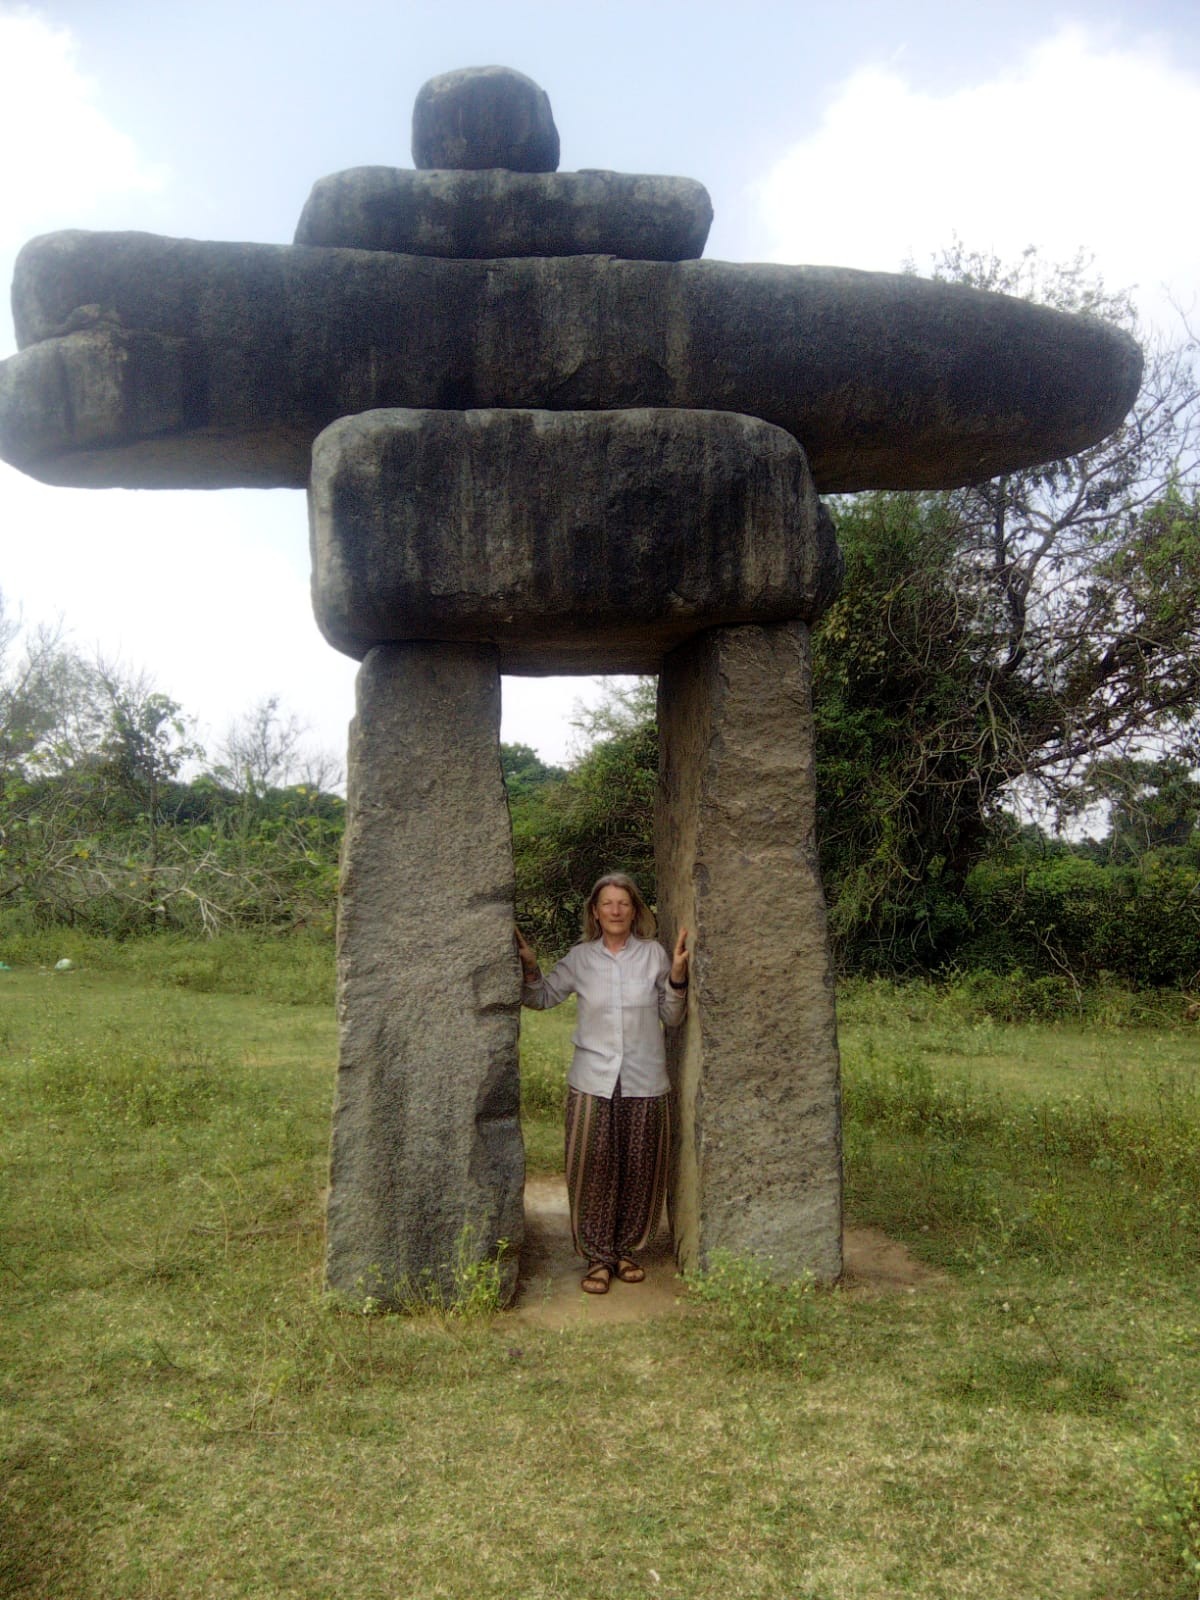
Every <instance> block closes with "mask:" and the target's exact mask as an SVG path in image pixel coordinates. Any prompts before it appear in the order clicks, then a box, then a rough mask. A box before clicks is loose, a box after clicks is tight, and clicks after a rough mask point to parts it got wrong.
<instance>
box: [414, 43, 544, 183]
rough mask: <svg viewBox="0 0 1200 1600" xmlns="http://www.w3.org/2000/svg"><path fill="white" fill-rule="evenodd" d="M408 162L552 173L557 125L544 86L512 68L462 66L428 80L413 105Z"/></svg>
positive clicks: (427, 166) (422, 164)
mask: <svg viewBox="0 0 1200 1600" xmlns="http://www.w3.org/2000/svg"><path fill="white" fill-rule="evenodd" d="M412 155H413V164H414V165H415V166H418V167H425V168H429V167H458V168H464V167H465V168H479V167H508V168H510V169H511V170H512V171H513V172H553V171H554V170H555V168H556V167H557V166H558V129H557V128H556V127H555V126H554V115H553V113H552V112H551V110H550V99H549V96H548V95H547V94H546V91H545V90H544V89H541V88H539V87H538V85H537V84H536V83H534V81H533V79H532V78H527V77H526V76H525V74H524V73H523V72H514V71H513V70H512V68H511V67H463V68H462V69H460V70H459V71H457V72H443V73H442V74H441V75H440V76H439V77H436V78H430V80H429V82H428V83H425V84H422V86H421V88H420V89H419V90H418V91H417V98H416V103H415V104H414V106H413V125H412Z"/></svg>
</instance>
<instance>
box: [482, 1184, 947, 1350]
mask: <svg viewBox="0 0 1200 1600" xmlns="http://www.w3.org/2000/svg"><path fill="white" fill-rule="evenodd" d="M842 1250H843V1259H844V1262H845V1269H844V1273H843V1276H842V1281H841V1285H840V1287H839V1289H838V1291H837V1292H838V1293H842V1294H853V1295H855V1296H863V1297H866V1296H870V1295H877V1294H914V1293H916V1291H917V1290H918V1289H921V1288H932V1287H936V1286H937V1285H939V1284H944V1283H945V1282H946V1279H945V1277H944V1275H943V1274H942V1273H940V1272H938V1271H936V1270H935V1269H934V1268H933V1267H928V1266H926V1265H925V1264H924V1263H923V1262H921V1261H918V1260H917V1259H916V1257H915V1256H913V1255H912V1254H910V1252H909V1251H908V1250H907V1248H906V1247H905V1246H904V1245H903V1244H901V1243H899V1242H898V1241H897V1240H895V1239H891V1238H889V1237H888V1235H887V1234H886V1233H884V1232H882V1231H881V1230H880V1229H879V1228H847V1229H846V1230H845V1232H844V1234H843V1236H842ZM641 1261H642V1265H643V1266H644V1267H645V1268H646V1281H645V1282H644V1283H639V1284H625V1283H620V1282H617V1281H615V1280H614V1282H613V1285H612V1288H611V1289H610V1290H609V1292H608V1294H606V1295H591V1294H584V1293H583V1291H582V1290H581V1289H580V1287H579V1280H580V1278H581V1277H582V1276H583V1272H584V1263H583V1261H582V1260H581V1258H580V1257H579V1256H577V1255H576V1254H575V1253H574V1251H573V1249H572V1247H571V1223H570V1216H569V1213H568V1209H567V1193H566V1189H565V1188H564V1186H563V1180H562V1179H561V1178H529V1179H527V1180H526V1184H525V1244H524V1247H523V1248H522V1250H521V1263H520V1270H519V1274H518V1279H517V1295H516V1299H515V1300H514V1302H513V1305H512V1307H511V1309H510V1310H509V1311H508V1312H506V1313H505V1316H506V1319H511V1320H512V1321H513V1322H518V1323H524V1324H526V1325H528V1326H530V1327H539V1328H554V1329H558V1328H570V1327H581V1326H594V1325H596V1324H600V1323H605V1324H609V1323H619V1322H639V1321H645V1320H647V1319H649V1318H651V1317H662V1316H668V1315H670V1314H671V1313H672V1312H674V1311H676V1310H677V1309H678V1307H679V1305H680V1302H681V1298H682V1293H683V1285H682V1282H681V1280H680V1278H679V1275H678V1273H677V1272H676V1268H675V1258H674V1256H673V1254H672V1251H671V1240H670V1235H669V1234H668V1232H667V1230H666V1227H665V1226H664V1227H660V1229H659V1231H658V1233H657V1235H656V1237H655V1240H654V1242H653V1244H652V1245H651V1247H650V1248H649V1249H648V1250H647V1251H645V1252H644V1253H643V1255H642V1256H641Z"/></svg>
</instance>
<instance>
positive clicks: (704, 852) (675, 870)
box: [656, 623, 841, 1281]
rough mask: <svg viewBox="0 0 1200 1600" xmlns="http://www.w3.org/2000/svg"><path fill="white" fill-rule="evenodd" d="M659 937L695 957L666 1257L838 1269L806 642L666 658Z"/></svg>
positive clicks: (724, 633) (738, 636)
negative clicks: (687, 933) (682, 932)
mask: <svg viewBox="0 0 1200 1600" xmlns="http://www.w3.org/2000/svg"><path fill="white" fill-rule="evenodd" d="M658 725H659V748H660V758H659V760H660V778H659V803H658V816H657V833H656V849H657V862H658V900H659V912H660V917H659V920H660V927H661V937H662V939H663V941H664V943H665V944H667V946H668V948H670V945H671V943H672V941H673V940H674V939H675V937H676V934H677V931H678V929H679V928H680V927H681V926H682V927H687V928H688V929H690V930H691V933H692V937H693V940H694V945H695V953H694V956H693V962H692V981H691V989H690V995H689V1001H688V1005H689V1013H688V1021H687V1026H686V1027H685V1028H683V1029H680V1030H678V1032H676V1033H675V1034H674V1035H672V1036H669V1038H668V1047H667V1048H668V1062H669V1066H670V1070H671V1074H672V1079H673V1082H674V1085H675V1088H676V1091H677V1094H678V1103H679V1114H678V1127H677V1135H678V1138H677V1148H676V1152H675V1163H674V1173H673V1182H672V1198H671V1211H672V1225H673V1229H674V1233H675V1248H676V1254H677V1256H678V1258H679V1261H680V1263H681V1264H682V1265H683V1266H684V1267H685V1268H686V1267H694V1266H697V1265H703V1264H705V1263H706V1262H707V1260H708V1259H709V1256H710V1254H711V1252H712V1251H713V1250H715V1249H718V1248H720V1249H726V1250H732V1251H734V1252H736V1253H738V1254H753V1255H756V1256H759V1257H761V1258H765V1259H768V1260H769V1261H770V1263H771V1266H772V1270H773V1271H774V1272H775V1273H776V1274H777V1275H778V1276H779V1277H781V1278H787V1277H793V1276H795V1275H796V1274H797V1273H800V1272H804V1271H811V1272H812V1273H814V1274H815V1275H816V1277H817V1278H819V1279H822V1280H825V1281H829V1280H833V1279H836V1278H837V1277H838V1276H839V1274H840V1272H841V1136H840V1107H839V1089H838V1052H837V1034H836V1027H835V1018H834V1003H833V976H832V972H831V969H830V962H829V951H828V944H827V940H826V932H825V902H824V897H823V895H822V891H821V883H820V877H819V873H818V868H817V848H816V841H815V837H814V804H815V802H814V775H813V748H812V714H811V707H810V675H809V652H808V630H807V628H806V627H805V626H804V624H803V623H795V624H792V625H787V624H784V625H780V626H776V627H767V628H760V627H746V628H721V629H716V630H714V631H713V632H711V633H707V634H702V635H700V636H699V637H698V638H697V639H695V640H693V641H692V642H690V643H689V644H687V645H684V646H682V647H681V648H680V649H678V650H675V651H673V652H672V653H671V654H670V655H669V656H667V657H666V659H665V660H664V662H663V665H662V673H661V676H660V678H659V705H658Z"/></svg>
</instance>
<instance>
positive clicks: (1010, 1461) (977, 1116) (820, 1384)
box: [0, 947, 1200, 1600]
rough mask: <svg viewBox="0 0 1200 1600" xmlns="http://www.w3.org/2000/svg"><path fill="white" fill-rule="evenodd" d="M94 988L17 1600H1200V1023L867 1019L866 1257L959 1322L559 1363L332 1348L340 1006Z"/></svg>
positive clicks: (584, 1354) (397, 1346) (649, 1338)
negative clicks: (904, 1260)
mask: <svg viewBox="0 0 1200 1600" xmlns="http://www.w3.org/2000/svg"><path fill="white" fill-rule="evenodd" d="M92 954H93V955H94V956H96V957H97V959H96V960H94V961H93V962H91V963H90V964H89V963H86V962H85V964H84V965H83V968H82V970H80V971H77V972H73V973H67V974H52V973H47V972H39V971H38V970H36V969H34V968H32V967H24V966H23V967H20V968H18V970H15V971H13V972H7V973H0V1063H2V1065H0V1118H2V1134H0V1183H2V1193H0V1204H2V1213H0V1214H2V1218H3V1221H2V1224H0V1292H2V1293H3V1315H2V1318H0V1339H2V1352H0V1595H3V1596H37V1597H45V1600H50V1597H56V1600H57V1597H64V1596H65V1597H70V1600H102V1597H103V1600H117V1597H120V1600H151V1597H154V1600H167V1597H180V1600H183V1597H201V1596H204V1597H233V1596H256V1597H257V1596H263V1597H267V1596H270V1597H277V1596H278V1597H291V1596H296V1597H313V1600H318V1597H319V1600H325V1597H328V1596H331V1595H337V1596H338V1597H339V1600H356V1597H362V1600H366V1597H371V1600H376V1597H380V1596H388V1597H391V1596H397V1597H399V1596H403V1597H422V1600H424V1597H435V1596H446V1597H450V1600H467V1597H475V1596H483V1597H497V1600H498V1597H504V1600H513V1597H521V1600H551V1597H554V1600H558V1597H575V1596H578V1597H581V1600H583V1597H586V1600H607V1597H610V1596H611V1597H614V1600H616V1597H621V1600H625V1597H627V1596H630V1595H654V1596H660V1597H668V1596H670V1597H678V1600H684V1597H687V1600H707V1597H720V1600H739V1597H747V1600H750V1597H753V1600H775V1597H778V1600H804V1597H811V1600H818V1597H820V1600H842V1597H864V1600H865V1597H870V1600H879V1597H881V1596H887V1595H906V1596H908V1595H911V1596H917V1597H946V1600H951V1597H953V1600H960V1597H965V1596H987V1597H989V1600H995V1597H1003V1600H1017V1597H1038V1600H1042V1597H1045V1600H1051V1597H1053V1600H1073V1597H1085V1596H1086V1597H1091V1600H1126V1597H1127V1600H1135V1597H1136V1600H1184V1597H1192V1600H1194V1597H1195V1596H1196V1595H1197V1592H1198V1586H1200V1524H1198V1521H1197V1519H1198V1518H1200V1503H1198V1502H1200V1480H1198V1479H1197V1469H1198V1468H1200V1415H1198V1397H1200V1137H1198V1136H1200V1031H1198V1030H1197V1029H1196V1028H1195V1027H1190V1028H1189V1027H1186V1026H1184V1025H1183V1024H1179V1025H1169V1026H1160V1027H1156V1028H1150V1027H1138V1028H1128V1027H1126V1028H1115V1027H1104V1026H1099V1025H1092V1026H1089V1027H1087V1028H1084V1027H1082V1026H1078V1025H1060V1026H1051V1025H1038V1026H1035V1025H1025V1026H1020V1027H1016V1026H1011V1025H1002V1024H1000V1023H997V1022H994V1021H991V1020H990V1019H989V1018H987V1017H986V1016H981V1015H980V1013H979V1011H978V1007H975V1008H973V1009H972V1008H967V1007H965V1006H964V1005H962V1004H961V1003H959V1002H958V1001H957V1000H956V999H955V997H954V996H953V995H952V994H951V995H948V996H945V997H939V996H937V995H936V993H935V992H934V991H930V990H917V989H912V990H889V989H885V988H882V987H879V986H875V987H873V988H862V989H857V990H852V991H850V992H849V993H848V995H847V996H846V998H845V1001H844V1003H843V1007H842V1011H843V1019H842V1020H843V1027H842V1038H843V1047H844V1054H845V1067H846V1111H847V1117H846V1149H847V1192H848V1206H849V1211H850V1216H851V1220H853V1221H856V1222H859V1223H869V1224H873V1225H876V1226H879V1227H882V1228H884V1229H886V1230H887V1231H888V1232H889V1233H891V1234H892V1235H894V1236H895V1237H896V1238H899V1239H902V1240H904V1241H905V1242H906V1243H907V1244H908V1245H909V1247H910V1248H911V1250H912V1251H913V1252H914V1253H916V1254H917V1255H918V1256H919V1257H921V1258H922V1259H923V1260H925V1261H927V1262H929V1263H930V1264H932V1265H935V1266H937V1267H939V1268H940V1269H941V1270H942V1272H943V1274H944V1280H943V1282H942V1283H941V1284H940V1285H938V1286H934V1287H926V1288H922V1289H921V1290H919V1291H918V1292H916V1293H913V1294H898V1295H890V1296H883V1295H881V1296H876V1297H863V1296H859V1295H850V1294H846V1293H843V1292H840V1291H833V1292H817V1293H803V1294H802V1293H791V1294H789V1293H788V1292H787V1291H784V1290H778V1289H773V1288H772V1287H770V1286H769V1285H765V1284H763V1283H762V1282H760V1281H758V1280H756V1279H755V1277H754V1275H753V1273H752V1271H750V1270H749V1269H747V1268H746V1267H745V1265H744V1264H739V1263H736V1262H735V1263H723V1264H722V1265H721V1269H720V1271H719V1272H717V1273H714V1275H713V1281H712V1282H711V1283H710V1285H709V1289H708V1292H707V1293H706V1294H705V1295H704V1296H703V1298H693V1299H692V1300H690V1301H689V1302H687V1303H686V1304H684V1305H682V1306H681V1307H680V1309H679V1310H678V1311H676V1312H675V1313H674V1314H673V1315H671V1316H668V1317H664V1318H660V1319H658V1320H652V1321H647V1322H644V1323H638V1324H626V1325H621V1326H614V1327H606V1328H603V1329H579V1330H572V1331H569V1332H565V1333H561V1332H560V1333H555V1332H548V1331H547V1332H541V1331H539V1330H536V1329H531V1328H529V1327H528V1326H521V1327H520V1328H519V1330H518V1329H517V1328H516V1327H515V1325H514V1324H512V1323H511V1322H509V1321H508V1319H506V1317H505V1316H504V1315H502V1314H501V1315H499V1316H495V1317H488V1316H483V1317H476V1318H469V1319H463V1318H456V1317H451V1316H442V1317H439V1318H424V1319H406V1318H397V1317H393V1318H378V1317H367V1316H361V1315H352V1314H349V1313H347V1312H344V1311H342V1312H339V1311H336V1310H334V1309H333V1308H331V1307H330V1306H329V1305H328V1304H327V1303H326V1302H325V1300H324V1299H323V1296H322V1292H321V1251H322V1229H321V1191H322V1187H323V1184H324V1182H325V1164H326V1152H327V1140H328V1120H329V1102H330V1095H331V1088H332V1075H333V1069H332V1063H333V1058H334V1030H333V1022H332V1017H331V1015H330V1013H329V1011H328V1009H327V1007H325V1006H324V1005H313V1004H303V1003H295V1002H296V1001H297V1000H303V998H304V996H305V994H306V993H309V992H311V985H310V986H309V987H306V982H307V980H306V979H304V978H302V977H301V976H298V975H297V974H296V973H292V974H291V975H290V976H289V973H288V972H287V971H286V970H285V968H286V960H285V958H284V957H282V956H281V957H279V958H278V961H277V966H278V971H277V973H276V978H275V979H273V980H271V982H267V981H266V980H265V979H263V978H262V977H261V974H262V973H264V972H267V971H268V970H269V969H270V960H271V958H269V957H268V956H265V955H262V954H261V952H260V954H259V955H258V956H256V957H255V958H254V959H255V960H257V961H258V962H259V972H260V980H259V987H260V988H264V989H266V990H268V991H269V992H272V993H274V994H275V995H277V996H278V998H275V999H265V998H261V997H259V998H256V997H254V996H253V995H250V994H243V993H230V992H227V990H228V989H229V988H230V987H239V986H240V987H244V986H245V982H244V977H245V972H246V971H247V970H248V963H249V957H247V958H246V959H245V960H240V959H234V958H232V957H230V958H228V959H226V958H225V957H222V956H221V955H220V953H219V952H218V953H217V954H210V955H208V956H204V957H203V958H202V957H201V956H200V955H195V956H194V963H193V962H190V961H189V959H188V956H187V952H186V951H185V950H184V949H183V948H182V947H179V948H178V949H177V950H176V954H175V956H174V957H173V958H172V960H171V961H169V962H166V963H157V964H156V963H154V962H152V961H147V960H145V959H143V958H137V959H135V958H133V957H129V958H128V959H126V958H124V957H122V958H120V959H117V958H116V957H114V958H113V959H112V960H111V961H107V962H106V961H104V960H103V959H99V956H100V955H101V954H102V953H98V952H93V953H92ZM6 958H7V959H10V960H11V957H6ZM80 959H81V960H83V953H81V954H80ZM287 959H291V958H290V957H289V958H287ZM304 960H306V961H310V960H311V958H310V957H309V956H305V957H304ZM204 962H207V966H204ZM250 964H251V965H252V963H250ZM97 967H98V968H101V969H104V968H107V970H94V969H95V968H97ZM306 970H307V969H306ZM310 977H311V973H310ZM321 981H322V982H323V981H324V980H323V979H322V980H321ZM289 1002H291V1003H289ZM568 1036H569V1019H568V1018H565V1017H564V1016H563V1014H562V1013H558V1014H553V1015H548V1016H533V1015H530V1014H527V1016H526V1020H525V1023H524V1033H523V1054H524V1061H525V1088H526V1108H527V1119H526V1127H527V1138H528V1147H529V1153H530V1165H531V1168H533V1169H535V1170H540V1171H551V1170H554V1169H555V1168H556V1166H557V1164H558V1163H559V1161H560V1160H561V1154H560V1151H559V1133H558V1118H557V1100H558V1096H559V1094H560V1093H561V1088H560V1085H561V1079H562V1072H563V1068H564V1062H565V1054H566V1045H567V1039H568Z"/></svg>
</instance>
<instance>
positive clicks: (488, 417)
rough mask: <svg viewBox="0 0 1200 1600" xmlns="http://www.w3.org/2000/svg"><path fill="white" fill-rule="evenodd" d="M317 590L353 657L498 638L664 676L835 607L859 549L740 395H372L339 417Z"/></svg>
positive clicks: (519, 647) (317, 526) (316, 547)
mask: <svg viewBox="0 0 1200 1600" xmlns="http://www.w3.org/2000/svg"><path fill="white" fill-rule="evenodd" d="M309 504H310V513H311V515H310V522H311V529H312V549H313V605H314V609H315V611H316V614H317V621H318V623H319V624H320V627H321V631H322V632H323V633H324V634H325V637H326V638H327V639H328V640H329V641H330V643H331V644H333V645H335V646H336V647H337V648H338V649H339V650H344V651H345V652H346V653H347V654H349V655H356V656H362V655H365V654H366V652H367V651H368V650H370V649H371V648H372V647H373V646H374V645H377V644H382V643H386V642H388V641H392V640H400V639H457V640H475V641H495V642H496V643H497V644H498V645H499V648H500V659H501V667H502V670H504V671H506V672H653V671H656V670H657V667H658V661H659V658H660V657H661V656H662V655H663V654H664V653H665V652H666V651H667V650H669V649H671V648H673V647H674V646H675V645H677V644H678V643H680V642H681V641H682V640H683V639H686V638H688V637H689V636H690V635H691V634H694V633H696V632H697V631H699V630H700V629H703V628H708V627H713V626H715V625H717V624H719V623H736V622H748V621H782V620H786V619H791V618H793V617H798V616H799V617H804V618H807V619H810V620H811V619H815V618H816V617H817V616H819V615H820V613H821V612H822V611H823V610H824V609H825V606H826V605H827V604H828V602H829V600H830V599H832V597H833V595H834V594H835V593H836V591H837V586H838V582H839V580H840V577H841V559H840V555H839V552H838V549H837V544H836V542H835V539H834V534H833V526H832V524H831V522H830V520H829V518H828V517H827V516H826V515H825V514H824V510H823V508H822V507H821V505H820V502H819V501H818V499H817V496H816V492H815V490H814V489H813V486H812V480H811V478H810V477H809V474H808V469H807V466H806V465H805V461H804V455H803V452H802V451H801V449H800V447H799V445H798V444H797V443H796V441H795V440H794V439H793V438H792V436H791V434H789V433H785V432H784V431H783V430H782V429H781V428H773V427H771V426H770V424H769V423H766V422H760V421H759V420H758V419H757V418H755V417H743V416H738V415H736V414H734V413H732V412H723V411H662V410H632V411H558V412H555V411H369V412H365V413H364V414H363V415H361V416H357V417H347V418H344V419H343V420H342V421H341V422H336V423H334V424H333V426H332V427H330V428H327V429H326V430H325V432H324V433H322V434H321V435H320V436H319V437H318V439H317V441H316V444H315V445H314V447H313V469H312V482H311V487H310V496H309Z"/></svg>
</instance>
